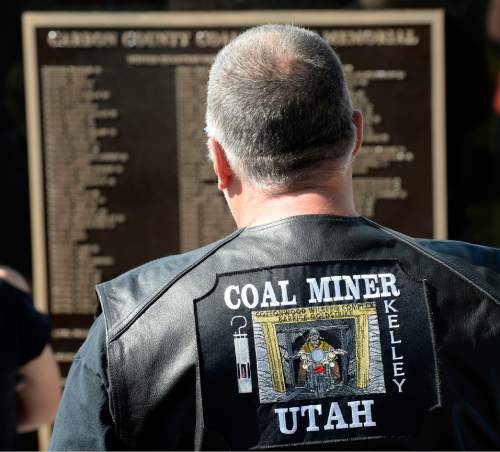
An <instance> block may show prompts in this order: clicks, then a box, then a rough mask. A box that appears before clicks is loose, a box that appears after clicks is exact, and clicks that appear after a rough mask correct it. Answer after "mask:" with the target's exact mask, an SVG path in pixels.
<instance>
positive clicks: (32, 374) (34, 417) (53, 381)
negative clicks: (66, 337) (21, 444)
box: [16, 345, 61, 432]
mask: <svg viewBox="0 0 500 452" xmlns="http://www.w3.org/2000/svg"><path fill="white" fill-rule="evenodd" d="M19 376H20V377H21V381H20V382H19V384H18V385H17V388H16V396H17V431H18V432H27V431H31V430H35V429H37V428H38V427H40V426H41V425H43V424H47V423H49V422H52V421H53V420H54V418H55V415H56V412H57V408H58V406H59V401H60V399H61V383H60V381H61V375H60V373H59V367H58V366H57V363H56V360H55V359H54V355H53V354H52V350H51V348H50V346H48V345H47V346H46V347H45V348H44V350H43V352H42V354H41V355H40V356H39V357H37V358H35V359H33V360H32V361H30V362H29V363H27V364H25V365H24V366H23V367H21V368H20V369H19Z"/></svg>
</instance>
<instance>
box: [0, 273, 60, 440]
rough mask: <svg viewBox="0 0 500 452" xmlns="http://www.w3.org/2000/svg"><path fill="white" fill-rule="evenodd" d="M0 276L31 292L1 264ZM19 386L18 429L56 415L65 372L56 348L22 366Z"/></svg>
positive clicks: (45, 350)
mask: <svg viewBox="0 0 500 452" xmlns="http://www.w3.org/2000/svg"><path fill="white" fill-rule="evenodd" d="M0 279H3V280H5V281H7V282H8V283H9V284H10V285H11V286H13V287H15V288H17V289H19V290H22V291H23V292H29V291H30V288H29V284H28V282H27V281H26V279H25V278H24V277H23V276H22V275H21V274H20V273H19V272H17V271H16V270H14V269H12V268H10V267H6V266H0ZM18 375H19V377H20V381H19V383H18V384H17V386H16V403H17V412H16V417H17V431H18V432H27V431H31V430H36V429H37V428H38V427H40V426H41V425H43V424H47V423H49V422H52V421H53V420H54V418H55V415H56V412H57V408H58V406H59V401H60V399H61V375H60V373H59V367H58V365H57V363H56V360H55V359H54V355H53V353H52V349H51V348H50V346H49V345H46V346H45V348H44V349H43V351H42V353H41V354H40V355H39V356H37V357H36V358H34V359H32V360H31V361H29V362H28V363H26V364H25V365H24V366H22V367H21V368H20V369H19V371H18Z"/></svg>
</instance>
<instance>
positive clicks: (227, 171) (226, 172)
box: [208, 138, 233, 190]
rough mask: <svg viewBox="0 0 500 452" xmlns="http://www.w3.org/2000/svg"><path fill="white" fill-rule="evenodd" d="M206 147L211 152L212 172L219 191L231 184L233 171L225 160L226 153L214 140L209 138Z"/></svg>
mask: <svg viewBox="0 0 500 452" xmlns="http://www.w3.org/2000/svg"><path fill="white" fill-rule="evenodd" d="M208 146H209V148H210V151H211V152H212V160H213V164H214V172H215V174H216V175H217V187H218V188H219V190H224V189H226V188H227V187H228V186H229V185H230V184H231V180H232V178H233V170H232V168H231V166H230V165H229V161H228V160H227V157H226V152H225V151H224V149H223V148H222V146H221V145H220V143H219V142H218V141H217V140H216V139H215V138H209V140H208Z"/></svg>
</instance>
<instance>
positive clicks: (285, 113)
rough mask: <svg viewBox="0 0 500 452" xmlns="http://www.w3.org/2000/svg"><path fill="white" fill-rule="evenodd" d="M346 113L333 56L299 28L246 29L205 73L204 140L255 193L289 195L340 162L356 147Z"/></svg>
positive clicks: (345, 97)
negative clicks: (276, 191)
mask: <svg viewBox="0 0 500 452" xmlns="http://www.w3.org/2000/svg"><path fill="white" fill-rule="evenodd" d="M352 113H353V110H352V104H351V100H350V96H349V93H348V90H347V87H346V84H345V80H344V74H343V70H342V66H341V64H340V61H339V59H338V57H337V55H336V54H335V52H334V51H333V49H332V48H331V46H330V45H329V44H328V43H327V42H326V41H325V40H323V39H322V38H321V37H320V36H319V35H318V34H316V33H314V32H312V31H309V30H305V29H303V28H299V27H295V26H291V25H263V26H260V27H256V28H252V29H250V30H248V31H246V32H245V33H243V34H241V35H240V36H238V37H237V38H236V39H234V40H233V41H232V42H230V43H229V44H228V45H227V46H226V47H224V48H223V49H222V50H221V51H220V52H219V54H218V55H217V58H216V59H215V62H214V64H213V66H212V69H211V71H210V79H209V83H208V99H207V129H208V133H209V135H211V136H212V137H214V138H215V139H216V140H217V141H218V142H219V143H220V144H221V146H222V147H223V148H224V150H225V152H226V155H227V158H228V160H229V162H230V164H231V166H232V168H233V169H234V171H235V172H236V173H237V174H239V175H240V176H242V177H244V178H245V179H246V180H247V181H248V182H250V183H252V184H255V185H257V186H262V187H268V188H272V187H281V188H287V189H289V188H293V187H294V186H296V185H300V184H307V183H308V181H310V180H311V179H314V178H316V177H317V176H318V173H320V172H321V171H328V172H329V171H331V169H332V167H333V166H334V165H335V164H339V162H343V161H344V158H346V157H347V156H348V154H350V151H351V150H352V149H353V146H354V141H355V128H354V125H353V122H352Z"/></svg>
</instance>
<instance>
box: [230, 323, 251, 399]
mask: <svg viewBox="0 0 500 452" xmlns="http://www.w3.org/2000/svg"><path fill="white" fill-rule="evenodd" d="M236 319H242V320H243V322H244V323H243V324H242V325H241V326H240V327H238V331H237V332H235V333H234V334H233V337H234V353H235V356H236V378H237V380H238V392H239V393H240V394H245V393H250V392H252V372H251V369H250V351H249V349H248V337H247V334H246V333H243V332H242V330H243V329H244V328H246V326H247V319H246V318H245V317H244V316H242V315H236V316H234V317H233V318H232V319H231V326H233V323H234V321H235V320H236Z"/></svg>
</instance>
